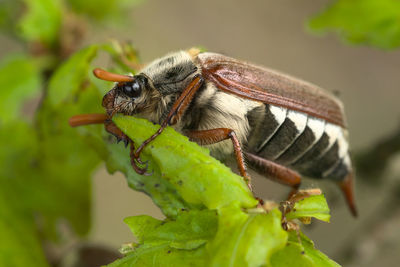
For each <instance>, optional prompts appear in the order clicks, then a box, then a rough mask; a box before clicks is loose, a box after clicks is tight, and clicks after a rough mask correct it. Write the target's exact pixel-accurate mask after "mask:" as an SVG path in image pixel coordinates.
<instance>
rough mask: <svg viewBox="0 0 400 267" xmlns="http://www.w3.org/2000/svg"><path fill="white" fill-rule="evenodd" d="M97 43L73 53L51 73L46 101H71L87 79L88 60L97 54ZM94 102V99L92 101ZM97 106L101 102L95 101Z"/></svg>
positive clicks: (62, 102) (54, 103)
mask: <svg viewBox="0 0 400 267" xmlns="http://www.w3.org/2000/svg"><path fill="white" fill-rule="evenodd" d="M98 49H99V46H98V45H92V46H89V47H86V48H84V49H82V50H80V51H79V52H77V53H75V54H74V55H73V56H71V58H69V60H68V61H66V62H65V63H63V64H62V65H61V66H60V67H59V68H58V69H57V70H56V72H55V73H54V74H53V76H52V77H51V79H50V82H49V89H48V95H47V98H46V101H47V102H49V103H50V104H51V105H53V106H58V105H62V104H65V103H66V102H73V101H74V99H75V97H76V95H77V94H78V93H79V91H81V90H83V89H84V88H85V82H87V81H88V75H89V71H91V66H90V62H91V61H92V60H93V59H94V57H95V56H96V55H97V51H98ZM92 102H93V103H95V102H94V101H92ZM96 104H97V105H98V106H99V107H100V105H101V102H98V103H96Z"/></svg>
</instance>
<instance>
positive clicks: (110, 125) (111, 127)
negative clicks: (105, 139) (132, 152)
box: [104, 120, 132, 147]
mask: <svg viewBox="0 0 400 267" xmlns="http://www.w3.org/2000/svg"><path fill="white" fill-rule="evenodd" d="M104 128H105V129H106V131H107V132H108V133H110V134H112V135H114V136H115V137H116V138H117V142H118V143H119V142H121V141H123V142H124V144H125V147H127V146H128V144H129V143H130V142H131V141H132V140H131V139H130V138H129V137H128V136H127V135H126V134H124V133H123V132H122V131H121V129H119V128H118V127H117V125H115V123H114V122H113V121H112V120H106V121H104Z"/></svg>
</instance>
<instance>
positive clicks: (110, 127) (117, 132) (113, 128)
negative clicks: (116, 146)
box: [104, 119, 147, 175]
mask: <svg viewBox="0 0 400 267" xmlns="http://www.w3.org/2000/svg"><path fill="white" fill-rule="evenodd" d="M104 128H105V129H106V131H107V132H108V133H110V134H112V135H114V136H115V137H116V138H117V142H118V143H119V142H121V141H123V142H124V144H125V147H127V146H128V144H129V145H130V157H131V165H132V167H133V169H134V170H135V171H136V173H138V174H142V175H144V174H147V173H146V171H147V165H146V167H144V168H140V167H139V166H138V165H137V164H136V161H135V158H134V152H135V143H134V142H133V140H132V139H130V138H129V137H128V136H127V135H126V134H125V133H124V132H122V131H121V129H119V128H118V127H117V125H115V123H114V122H113V121H112V120H111V119H107V120H105V121H104ZM136 160H137V161H138V162H139V163H141V164H142V163H143V162H142V161H141V160H140V158H136Z"/></svg>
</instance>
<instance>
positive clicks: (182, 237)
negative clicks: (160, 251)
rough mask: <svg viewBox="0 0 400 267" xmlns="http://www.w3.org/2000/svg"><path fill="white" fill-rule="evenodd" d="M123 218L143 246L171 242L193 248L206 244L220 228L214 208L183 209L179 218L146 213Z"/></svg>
mask: <svg viewBox="0 0 400 267" xmlns="http://www.w3.org/2000/svg"><path fill="white" fill-rule="evenodd" d="M124 221H125V223H127V224H128V225H129V227H130V228H131V230H132V233H133V234H134V235H135V236H136V237H137V238H138V241H139V242H140V243H141V245H142V246H149V245H152V246H154V245H157V246H158V245H161V244H168V245H169V247H171V248H176V249H187V250H191V249H195V248H198V247H199V246H201V245H203V244H205V243H206V242H207V240H209V239H211V238H212V237H213V236H214V235H215V232H216V230H217V213H216V212H215V211H211V210H200V211H198V210H193V211H185V210H184V211H181V212H180V213H178V215H177V217H176V219H174V220H166V221H164V222H163V221H159V220H156V219H154V218H152V217H150V216H146V215H143V216H133V217H128V218H126V219H125V220H124Z"/></svg>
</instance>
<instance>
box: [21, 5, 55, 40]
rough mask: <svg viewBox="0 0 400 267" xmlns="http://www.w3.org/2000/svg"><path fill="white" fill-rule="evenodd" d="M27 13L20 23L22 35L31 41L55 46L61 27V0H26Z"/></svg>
mask: <svg viewBox="0 0 400 267" xmlns="http://www.w3.org/2000/svg"><path fill="white" fill-rule="evenodd" d="M24 3H25V5H26V13H25V14H24V16H23V17H22V18H21V20H20V21H19V23H18V29H19V33H20V35H21V37H22V38H23V39H25V40H27V41H29V42H39V43H41V44H44V45H46V46H48V47H51V46H54V45H55V44H56V42H57V40H58V36H59V34H60V29H61V19H62V5H61V2H60V0H24Z"/></svg>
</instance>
